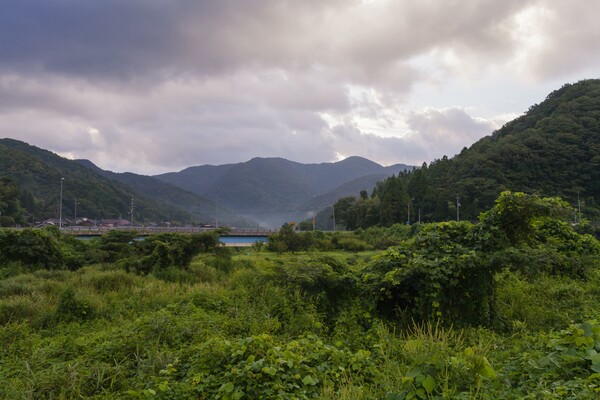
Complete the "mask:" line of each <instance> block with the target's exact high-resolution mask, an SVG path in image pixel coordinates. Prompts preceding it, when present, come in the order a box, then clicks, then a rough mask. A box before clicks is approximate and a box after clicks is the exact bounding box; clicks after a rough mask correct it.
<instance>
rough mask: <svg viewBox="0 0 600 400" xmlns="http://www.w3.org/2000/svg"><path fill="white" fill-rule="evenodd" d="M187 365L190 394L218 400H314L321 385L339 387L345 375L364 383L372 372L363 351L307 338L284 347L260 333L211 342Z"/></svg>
mask: <svg viewBox="0 0 600 400" xmlns="http://www.w3.org/2000/svg"><path fill="white" fill-rule="evenodd" d="M192 363H193V364H192V365H193V370H194V373H193V375H192V378H191V379H192V383H193V385H194V390H195V392H196V393H198V394H199V395H204V396H207V395H208V397H210V398H221V399H256V398H263V399H311V398H319V397H320V393H321V387H322V385H323V383H324V382H333V383H334V384H335V383H337V382H340V380H341V379H342V377H343V376H344V375H345V374H346V373H348V374H352V375H353V376H355V377H357V378H358V379H361V380H363V381H368V380H370V379H372V377H373V376H374V375H375V374H376V372H377V370H376V368H375V365H374V363H373V360H372V359H371V357H370V354H369V353H368V352H367V351H364V350H360V351H358V352H356V353H352V352H349V351H345V350H343V349H338V348H336V347H335V346H332V345H328V344H326V343H324V342H323V341H322V340H321V339H319V338H317V337H313V336H309V337H306V338H299V339H297V340H292V341H289V342H286V343H278V342H277V341H276V340H274V338H273V337H272V336H269V335H266V334H263V335H259V336H253V337H248V338H244V339H241V340H238V341H236V342H230V341H228V340H223V339H213V340H210V341H208V342H207V343H205V344H203V345H202V346H200V348H199V349H198V352H197V356H196V357H194V359H193V360H192Z"/></svg>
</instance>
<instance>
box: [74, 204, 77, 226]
mask: <svg viewBox="0 0 600 400" xmlns="http://www.w3.org/2000/svg"><path fill="white" fill-rule="evenodd" d="M73 219H74V220H75V224H77V198H75V209H74V212H73Z"/></svg>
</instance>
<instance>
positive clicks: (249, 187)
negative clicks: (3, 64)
mask: <svg viewBox="0 0 600 400" xmlns="http://www.w3.org/2000/svg"><path fill="white" fill-rule="evenodd" d="M411 168H412V167H410V166H407V165H404V164H398V165H394V166H390V167H383V166H381V165H379V164H377V163H374V162H372V161H369V160H367V159H364V158H360V157H350V158H348V159H346V160H342V161H340V162H335V163H322V164H301V163H297V162H293V161H289V160H285V159H283V158H254V159H252V160H250V161H247V162H243V163H237V164H226V165H219V166H213V165H204V166H196V167H190V168H186V169H184V170H183V171H180V172H173V173H167V174H162V175H157V176H145V175H138V174H134V173H129V172H125V173H115V172H111V171H106V170H103V169H101V168H99V167H98V166H96V165H95V164H94V163H93V162H92V161H89V160H68V159H66V158H63V157H60V156H58V155H56V154H54V153H52V152H50V151H48V150H44V149H40V148H38V147H35V146H31V145H29V144H27V143H24V142H21V141H18V140H14V139H8V138H6V139H0V177H1V176H5V177H8V178H10V179H11V180H13V181H14V182H15V183H16V184H17V186H18V188H19V189H20V191H21V204H22V205H23V206H24V207H25V209H26V214H27V220H29V218H32V219H35V220H43V219H46V218H55V217H58V215H59V211H60V207H59V204H60V198H61V197H62V201H63V203H62V206H63V207H62V211H63V216H64V217H65V218H72V217H74V216H75V214H77V215H78V216H80V217H83V216H86V217H88V218H93V219H102V218H125V219H130V218H131V215H130V209H131V204H132V201H133V204H134V219H135V221H137V222H156V223H160V222H166V221H169V222H173V223H177V224H186V223H192V222H193V223H201V224H219V223H220V224H221V225H230V226H240V227H242V226H256V225H257V224H258V223H260V224H261V225H262V226H265V227H277V226H280V225H281V224H282V223H284V222H290V221H293V220H298V219H300V218H304V217H306V215H308V214H310V213H315V212H317V211H318V210H319V209H321V208H323V207H326V206H327V205H329V204H332V203H333V202H334V201H335V200H336V199H337V198H338V197H339V196H347V195H352V194H356V193H358V192H359V191H360V190H363V189H366V190H369V189H370V188H371V187H373V185H374V184H375V183H376V182H377V181H380V180H382V179H385V178H386V177H387V176H390V175H392V174H395V173H399V172H400V171H404V170H406V169H411ZM61 178H64V180H63V181H62V183H63V190H62V193H61V190H60V184H61ZM0 189H1V188H0ZM0 206H1V203H0ZM1 211H2V210H1V209H0V212H1ZM7 215H8V214H7V213H6V212H5V218H6V217H7ZM7 224H9V223H7Z"/></svg>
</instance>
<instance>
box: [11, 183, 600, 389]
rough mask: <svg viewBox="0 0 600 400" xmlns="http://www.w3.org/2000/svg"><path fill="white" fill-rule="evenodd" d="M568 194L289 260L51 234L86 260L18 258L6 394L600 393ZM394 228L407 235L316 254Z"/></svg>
mask: <svg viewBox="0 0 600 400" xmlns="http://www.w3.org/2000/svg"><path fill="white" fill-rule="evenodd" d="M556 204H557V203H556V202H555V201H554V200H552V199H550V200H548V199H541V198H537V197H535V198H528V196H525V195H521V194H511V193H506V194H503V196H502V198H501V199H500V200H499V201H498V203H497V205H496V207H495V208H494V209H492V210H491V211H490V212H489V213H487V214H485V215H484V216H482V218H481V220H480V222H479V223H478V224H473V223H469V222H460V223H457V222H444V223H434V224H419V225H417V226H414V227H407V226H405V225H394V226H392V227H388V228H373V229H368V230H362V231H359V232H356V233H355V234H352V233H348V232H343V233H340V232H336V233H334V234H325V233H312V232H311V233H309V235H307V236H306V237H307V238H309V239H310V243H311V247H310V248H311V249H312V250H313V251H311V252H308V253H300V252H296V253H288V254H281V255H280V256H274V255H273V254H270V253H263V254H260V253H251V252H246V251H243V252H236V251H231V250H230V249H228V248H224V247H220V246H217V247H216V248H214V249H212V247H211V246H212V244H211V243H214V242H213V241H211V240H209V238H199V237H198V238H193V237H191V236H190V237H179V236H177V235H160V236H157V237H153V238H148V239H149V240H148V241H147V242H145V241H132V240H131V239H133V237H132V236H131V235H132V234H118V235H117V234H115V235H114V236H113V237H108V238H106V239H105V240H104V241H102V239H98V240H92V241H87V242H80V241H76V240H74V239H72V238H66V237H63V236H62V235H61V234H60V232H58V230H56V229H50V230H40V231H35V232H37V233H36V234H38V233H39V234H41V235H46V236H47V237H48V238H49V239H50V240H52V241H54V243H55V244H56V246H57V249H58V251H59V253H60V254H62V256H63V263H62V265H64V266H67V267H68V265H69V264H68V263H69V261H68V260H70V259H75V260H76V261H77V262H79V263H83V264H84V266H82V267H81V268H77V269H76V270H75V269H73V270H71V269H70V268H63V269H51V270H49V269H38V270H34V269H35V268H44V265H42V264H40V266H38V267H34V266H30V267H28V268H25V267H23V265H21V262H20V261H9V262H6V263H4V264H2V266H3V270H2V272H3V273H2V275H1V278H0V382H2V384H0V397H1V398H22V397H24V396H25V397H28V398H154V399H181V398H222V399H231V398H248V399H254V398H265V399H268V398H273V399H275V398H290V399H292V398H296V399H300V398H321V399H352V400H354V399H365V400H366V399H429V398H431V399H433V398H448V399H472V398H489V399H503V398H506V399H515V398H531V399H534V398H590V399H591V398H597V396H598V394H599V393H600V375H599V374H600V372H599V371H598V369H599V368H600V367H599V366H598V365H599V363H600V358H599V357H600V356H599V355H598V352H599V351H600V345H599V343H600V339H599V338H600V330H599V328H598V323H597V322H595V321H597V320H598V318H599V317H598V306H597V299H598V296H599V295H600V289H599V288H600V269H599V268H598V265H599V264H598V256H599V254H598V253H599V249H600V246H599V243H598V241H597V240H596V239H594V238H593V237H592V236H590V235H586V234H584V235H582V234H580V233H577V232H576V231H575V230H574V229H573V227H572V226H571V225H570V224H568V223H565V222H563V221H561V220H560V219H556V218H554V217H553V215H557V214H555V213H554V212H553V211H552V210H554V209H555V208H554V205H556ZM507 205H508V206H507ZM558 205H559V207H558V209H560V203H559V204H558ZM515 216H517V217H518V218H520V219H521V220H522V221H519V224H517V225H513V224H506V223H505V221H513V220H514V218H515ZM1 232H2V235H18V234H20V232H23V231H17V230H10V231H8V232H10V233H6V232H5V231H1ZM292 232H293V231H292ZM489 232H493V234H492V235H488V233H489ZM28 234H30V233H28ZM293 234H294V235H296V236H297V238H300V239H302V240H304V238H305V236H304V234H302V235H300V234H297V233H295V232H293ZM379 234H381V235H382V236H385V237H386V239H385V240H388V239H389V240H391V241H393V242H394V243H395V246H393V247H390V248H389V249H387V250H385V251H379V252H375V251H373V252H371V253H369V254H364V253H362V254H354V253H348V252H341V251H338V252H335V253H333V252H329V253H318V252H316V251H315V249H317V248H319V246H323V248H331V247H329V246H341V245H342V244H343V243H344V242H345V241H347V240H348V239H354V240H357V241H360V242H359V243H374V242H373V240H377V236H378V235H379ZM15 237H16V236H15ZM11 238H12V236H11ZM196 239H198V240H196ZM200 239H202V240H200ZM203 239H206V241H204V240H203ZM307 242H308V240H307ZM350 242H352V240H351V241H350ZM7 243H10V244H12V243H13V241H12V240H10V241H8V242H7ZM301 243H303V242H302V241H301ZM361 245H362V244H361ZM100 246H103V249H104V250H99V249H98V248H99V247H100ZM42 248H43V247H42ZM111 249H113V250H111ZM213 250H214V253H212V252H213ZM110 251H114V252H116V255H113V254H110ZM203 251H208V253H206V254H203V255H202V256H199V257H194V255H195V254H200V253H202V252H203ZM102 252H104V253H102ZM1 254H2V255H4V253H1ZM98 254H103V257H106V256H110V257H114V258H115V259H118V258H120V257H126V258H121V261H120V263H122V264H123V265H126V264H127V263H131V269H130V270H131V271H132V272H133V271H134V267H136V268H137V267H140V266H142V264H141V261H142V260H143V261H149V262H148V265H149V270H148V273H147V274H134V273H130V272H126V271H125V270H123V269H121V268H119V266H117V265H115V264H108V263H103V264H96V265H86V264H87V263H88V262H89V261H88V260H93V259H94V257H95V256H96V255H98ZM103 259H104V258H103ZM62 265H61V266H62ZM32 270H33V271H32ZM481 325H484V326H487V327H486V328H482V327H481ZM491 329H493V330H491Z"/></svg>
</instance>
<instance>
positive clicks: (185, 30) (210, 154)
mask: <svg viewBox="0 0 600 400" xmlns="http://www.w3.org/2000/svg"><path fill="white" fill-rule="evenodd" d="M1 7H2V11H1V12H0V137H10V138H14V139H20V140H23V141H26V142H28V143H30V144H33V145H36V146H39V147H42V148H46V149H49V150H52V151H54V152H57V153H59V154H61V155H63V156H66V157H70V158H87V159H90V160H92V161H93V162H95V163H96V164H97V165H99V166H100V167H102V168H105V169H110V170H113V171H132V172H137V173H143V174H155V173H160V172H167V171H178V170H180V169H182V168H184V167H186V166H190V165H202V164H223V163H232V162H241V161H247V160H249V159H250V158H252V157H285V158H288V159H291V160H294V161H300V162H325V161H335V160H338V159H341V158H344V157H347V156H351V155H360V156H363V157H367V158H369V159H372V160H374V161H377V162H379V163H381V164H384V165H389V164H393V163H408V164H421V163H422V162H423V161H426V162H429V161H431V160H433V159H436V158H440V157H442V156H443V155H448V156H452V155H454V154H456V153H457V152H459V151H460V150H461V149H462V148H463V147H464V146H469V145H471V144H472V143H473V142H474V141H476V140H477V139H479V138H480V137H482V136H485V135H488V134H490V133H491V132H492V131H493V130H494V129H496V128H498V127H500V126H502V124H503V123H505V122H507V121H508V120H510V119H513V118H515V117H516V116H518V115H521V114H522V113H523V112H525V111H526V110H527V109H528V108H529V106H531V105H532V104H534V103H539V102H541V101H542V100H543V99H544V98H545V96H546V95H547V94H548V93H549V92H551V91H552V90H554V89H557V88H559V87H560V86H562V85H563V84H564V83H568V82H576V81H578V80H580V79H586V78H599V77H600V45H599V43H600V24H599V23H598V21H597V17H598V16H599V15H600V1H596V0H547V1H544V0H538V1H533V0H531V1H530V0H461V1H458V0H437V1H436V0H362V1H361V0H297V1H285V0H280V1H277V0H169V1H166V0H127V1H123V0H96V1H81V0H3V1H2V3H1Z"/></svg>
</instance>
